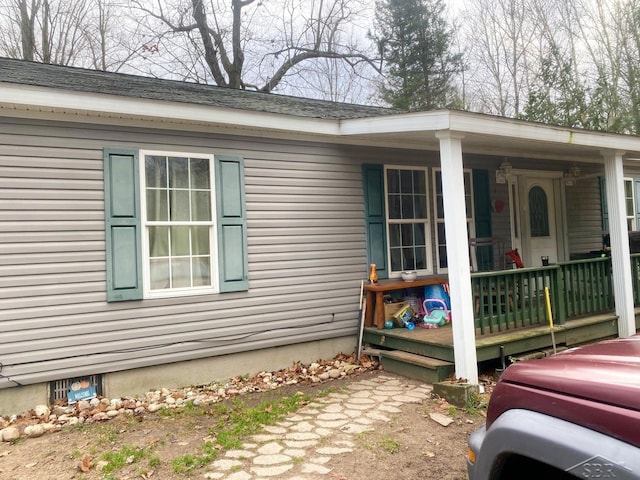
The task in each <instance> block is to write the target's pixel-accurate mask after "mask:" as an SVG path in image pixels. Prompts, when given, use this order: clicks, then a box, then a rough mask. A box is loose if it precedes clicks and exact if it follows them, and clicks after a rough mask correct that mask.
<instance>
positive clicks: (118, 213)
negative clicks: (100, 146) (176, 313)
mask: <svg viewBox="0 0 640 480" xmlns="http://www.w3.org/2000/svg"><path fill="white" fill-rule="evenodd" d="M139 190H140V173H139V166H138V153H137V152H136V151H134V150H119V149H105V150H104V205H105V235H106V257H107V301H108V302H118V301H122V300H140V299H141V298H142V243H141V241H142V240H141V232H140V192H139Z"/></svg>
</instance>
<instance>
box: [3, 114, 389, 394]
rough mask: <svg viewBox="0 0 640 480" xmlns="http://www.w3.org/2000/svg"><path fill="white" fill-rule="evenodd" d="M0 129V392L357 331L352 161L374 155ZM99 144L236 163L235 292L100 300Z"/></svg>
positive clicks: (359, 247)
mask: <svg viewBox="0 0 640 480" xmlns="http://www.w3.org/2000/svg"><path fill="white" fill-rule="evenodd" d="M0 131H1V132H2V133H1V134H0V246H1V251H0V336H1V338H2V348H1V349H0V362H1V363H2V364H3V371H2V375H3V376H0V388H3V387H9V386H14V385H15V383H14V382H11V381H9V380H8V379H11V380H15V381H17V382H20V383H23V384H28V383H35V382H41V381H49V380H54V379H60V378H68V377H72V376H77V375H85V374H94V373H105V372H109V371H117V370H123V369H129V368H135V367H143V366H149V365H157V364H162V363H168V362H177V361H182V360H190V359H195V358H202V357H208V356H216V355H223V354H229V353H236V352H241V351H247V350H254V349H259V348H265V347H271V346H280V345H287V344H293V343H300V342H306V341H312V340H320V339H328V338H337V337H342V336H345V335H354V334H355V333H356V332H357V322H358V319H359V311H358V299H359V294H360V281H361V279H364V278H365V274H366V258H365V257H366V256H365V239H364V212H363V199H362V185H361V183H362V180H361V176H360V163H362V162H364V161H368V160H370V159H371V158H375V159H377V158H378V155H379V154H378V153H377V152H374V151H373V150H371V151H368V152H367V151H366V150H364V149H361V148H359V149H357V150H356V149H351V150H349V149H345V148H343V147H338V146H332V145H322V144H308V143H295V142H286V141H275V140H269V139H249V138H240V137H235V138H234V137H230V136H219V135H205V134H195V133H172V132H167V131H153V130H137V131H136V130H132V129H129V128H127V129H117V128H111V127H104V128H102V127H98V126H93V127H87V128H81V127H79V126H75V125H66V124H54V123H45V122H29V121H23V122H22V123H20V122H15V121H12V120H8V119H0ZM106 146H109V147H133V148H139V149H161V150H171V151H188V152H190V151H194V152H200V151H201V152H207V153H227V154H234V155H241V156H243V157H244V159H245V182H246V202H247V221H248V246H249V287H250V289H249V291H248V292H235V293H223V294H216V295H201V296H188V297H177V298H163V299H147V300H143V301H129V302H120V303H107V302H106V294H105V288H106V283H105V282H106V273H105V269H106V266H105V252H104V249H105V237H104V211H103V210H104V204H103V178H102V168H103V165H102V149H103V148H104V147H106ZM354 346H355V345H354ZM347 353H350V352H347ZM291 360H292V362H294V361H295V360H296V359H291ZM257 368H259V367H257Z"/></svg>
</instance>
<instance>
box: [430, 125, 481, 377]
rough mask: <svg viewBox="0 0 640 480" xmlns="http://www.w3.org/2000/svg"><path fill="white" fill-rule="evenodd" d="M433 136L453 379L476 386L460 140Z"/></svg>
mask: <svg viewBox="0 0 640 480" xmlns="http://www.w3.org/2000/svg"><path fill="white" fill-rule="evenodd" d="M436 136H437V138H439V139H440V167H441V169H442V196H443V203H444V226H445V231H446V241H447V264H448V269H449V286H450V289H451V292H450V294H451V317H452V322H451V327H452V330H453V352H454V358H455V368H456V377H457V378H465V379H466V380H467V381H468V382H469V383H472V384H477V383H478V359H477V355H476V329H475V324H474V319H473V296H472V291H471V269H470V267H469V241H468V238H467V213H466V208H465V205H466V203H465V196H464V173H463V170H462V142H461V139H462V136H460V135H456V134H455V133H452V132H448V131H442V132H437V133H436Z"/></svg>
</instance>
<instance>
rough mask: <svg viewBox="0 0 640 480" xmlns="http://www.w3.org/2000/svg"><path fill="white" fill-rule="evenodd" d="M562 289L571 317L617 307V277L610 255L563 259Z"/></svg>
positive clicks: (569, 316) (563, 299)
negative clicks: (569, 260)
mask: <svg viewBox="0 0 640 480" xmlns="http://www.w3.org/2000/svg"><path fill="white" fill-rule="evenodd" d="M560 268H561V281H562V290H561V291H559V292H558V294H560V295H562V296H561V298H560V299H561V301H562V303H564V311H565V316H566V317H567V318H571V317H579V316H584V315H594V314H597V313H603V312H607V311H611V310H613V309H614V306H615V304H614V298H613V278H612V275H611V259H610V258H609V257H603V258H590V259H586V260H574V261H571V262H562V263H560Z"/></svg>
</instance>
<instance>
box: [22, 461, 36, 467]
mask: <svg viewBox="0 0 640 480" xmlns="http://www.w3.org/2000/svg"><path fill="white" fill-rule="evenodd" d="M37 464H38V462H32V463H27V464H26V465H25V468H33V467H35V466H36V465H37Z"/></svg>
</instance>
